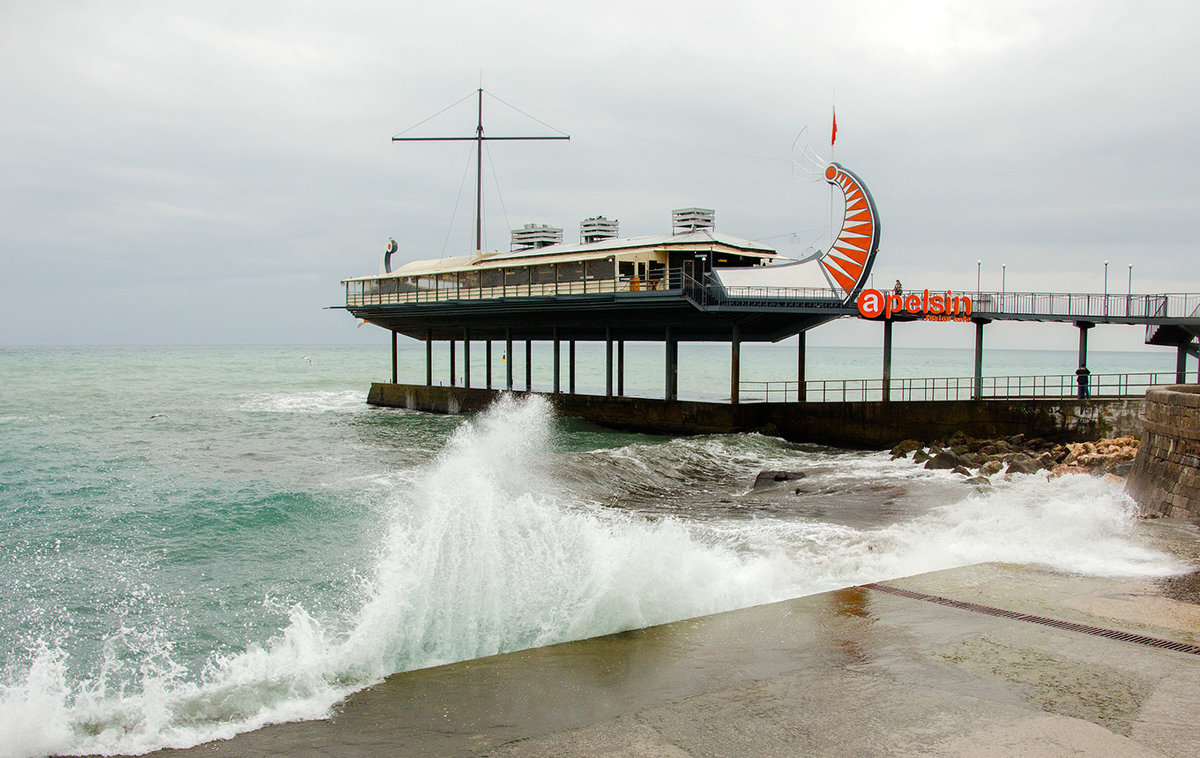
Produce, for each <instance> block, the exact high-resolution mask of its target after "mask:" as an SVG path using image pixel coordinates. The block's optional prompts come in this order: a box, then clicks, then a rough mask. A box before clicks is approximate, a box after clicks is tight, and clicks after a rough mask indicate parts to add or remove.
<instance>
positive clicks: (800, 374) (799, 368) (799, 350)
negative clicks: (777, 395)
mask: <svg viewBox="0 0 1200 758" xmlns="http://www.w3.org/2000/svg"><path fill="white" fill-rule="evenodd" d="M807 335H808V332H800V333H799V334H797V335H796V340H797V342H796V385H797V386H796V402H797V403H803V402H806V401H807V400H808V392H807V391H806V388H805V377H804V361H805V357H806V356H805V352H806V347H807V345H806V339H805V337H807ZM784 400H787V397H786V396H785V397H784Z"/></svg>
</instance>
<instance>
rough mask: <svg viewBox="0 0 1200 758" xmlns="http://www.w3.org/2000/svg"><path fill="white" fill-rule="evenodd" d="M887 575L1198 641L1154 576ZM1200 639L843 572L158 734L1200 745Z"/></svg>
mask: <svg viewBox="0 0 1200 758" xmlns="http://www.w3.org/2000/svg"><path fill="white" fill-rule="evenodd" d="M882 584H885V585H887V586H888V587H894V588H902V589H907V590H912V591H916V592H918V593H927V594H929V595H934V596H938V597H945V598H951V599H954V600H958V601H966V602H970V603H975V604H979V605H982V606H989V607H993V608H999V609H1004V610H1008V611H1014V612H1016V613H1020V614H1030V615H1033V616H1038V617H1042V618H1046V619H1054V620H1061V621H1066V622H1070V623H1073V624H1077V625H1085V626H1089V627H1096V628H1098V629H1103V630H1117V631H1124V632H1130V633H1133V634H1135V635H1140V636H1143V637H1151V638H1156V639H1164V640H1171V641H1176V642H1181V643H1191V644H1192V645H1200V606H1197V605H1193V604H1190V603H1185V602H1180V601H1176V600H1171V599H1168V598H1166V597H1164V596H1163V594H1162V593H1161V591H1160V590H1159V588H1158V585H1157V584H1156V583H1155V582H1154V581H1150V580H1128V579H1097V578H1091V577H1078V576H1066V575H1061V574H1055V573H1052V572H1048V571H1042V570H1038V569H1035V568H1030V567H1024V566H1008V565H996V564H987V565H980V566H974V567H968V568H963V569H955V570H951V571H943V572H937V573H932V574H924V575H921V576H916V577H910V578H907V579H897V580H892V581H888V582H884V583H882ZM1198 713H1200V655H1196V654H1193V653H1189V652H1181V651H1178V650H1169V649H1162V648H1156V647H1152V646H1149V645H1146V644H1138V643H1136V642H1129V641H1122V640H1117V639H1111V638H1107V637H1102V636H1096V635H1095V634H1088V633H1082V632H1080V631H1078V630H1069V629H1060V628H1055V627H1052V626H1046V625H1044V624H1041V623H1031V621H1029V620H1022V619H1020V618H1005V617H999V616H995V615H989V614H987V613H981V612H977V611H972V610H964V609H962V608H956V607H950V606H946V605H940V604H937V603H934V602H929V601H927V600H922V599H918V598H914V597H903V596H897V595H895V594H892V593H889V592H885V591H881V590H880V589H872V588H858V587H856V588H848V589H843V590H838V591H834V592H828V593H823V594H820V595H813V596H809V597H804V598H799V599H796V600H789V601H785V602H782V603H776V604H772V605H766V606H759V607H757V608H750V609H746V610H741V611H733V612H730V613H724V614H718V615H715V616H707V617H703V618H699V619H692V620H688V621H681V622H677V623H673V624H666V625H663V626H658V627H652V628H649V629H643V630H638V631H633V632H627V633H623V634H616V635H610V636H607V637H601V638H596V639H591V640H584V641H580V642H573V643H566V644H562V645H555V646H552V647H547V648H540V649H536V650H527V651H521V652H516V653H510V654H507V655H500V656H494V657H491V658H486V659H480V660H475V661H468V662H464V663H458V664H453V665H449V666H442V667H438V668H433V669H425V670H421V671H412V672H407V673H404V674H399V675H396V676H393V677H391V678H389V679H388V680H387V681H385V682H384V683H382V684H380V685H378V686H376V687H373V688H371V689H369V690H366V691H363V692H360V693H358V694H357V695H354V696H353V697H351V698H350V699H349V700H348V701H346V702H345V703H343V704H342V705H341V706H340V707H339V708H338V712H337V713H336V714H335V715H334V717H333V718H331V719H329V720H326V721H313V722H304V723H294V724H281V725H277V726H271V727H267V728H265V729H261V730H259V731H257V732H253V733H249V734H244V735H241V736H239V737H236V738H234V739H232V740H229V741H226V742H217V743H210V744H208V745H202V746H199V747H196V748H193V749H191V750H186V751H161V752H160V753H156V754H155V755H159V756H214V755H215V756H280V755H282V756H331V757H334V758H339V757H341V756H465V755H470V756H506V757H515V756H597V755H613V756H644V757H650V756H655V757H657V756H663V757H664V758H666V757H671V758H675V757H683V756H739V757H740V756H877V755H889V756H918V755H919V756H1060V755H1103V756H1196V755H1200V718H1197V716H1198Z"/></svg>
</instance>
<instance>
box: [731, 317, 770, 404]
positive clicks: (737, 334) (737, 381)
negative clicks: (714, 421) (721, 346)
mask: <svg viewBox="0 0 1200 758" xmlns="http://www.w3.org/2000/svg"><path fill="white" fill-rule="evenodd" d="M729 348H730V351H729V353H730V354H729V402H730V403H732V404H734V405H737V403H738V395H739V390H740V389H741V381H742V330H741V328H739V327H738V325H737V324H734V325H733V335H732V337H731V338H730V340H729ZM767 393H768V394H770V385H768V387H767Z"/></svg>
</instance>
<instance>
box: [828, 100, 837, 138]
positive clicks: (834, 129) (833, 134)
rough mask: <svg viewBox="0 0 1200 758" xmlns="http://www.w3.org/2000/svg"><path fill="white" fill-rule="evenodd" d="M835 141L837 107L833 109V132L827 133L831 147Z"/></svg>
mask: <svg viewBox="0 0 1200 758" xmlns="http://www.w3.org/2000/svg"><path fill="white" fill-rule="evenodd" d="M835 142H837V108H834V109H833V133H832V134H830V135H829V146H830V147H833V143H835Z"/></svg>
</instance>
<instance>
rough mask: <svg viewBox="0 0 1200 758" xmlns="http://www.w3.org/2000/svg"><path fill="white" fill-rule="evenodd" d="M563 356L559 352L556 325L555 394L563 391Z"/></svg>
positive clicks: (556, 328)
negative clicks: (561, 379)
mask: <svg viewBox="0 0 1200 758" xmlns="http://www.w3.org/2000/svg"><path fill="white" fill-rule="evenodd" d="M561 369H562V358H561V355H560V353H559V340H558V327H557V326H556V327H554V394H555V395H557V394H559V393H560V392H562V382H561V381H560V378H561V375H562V370H561Z"/></svg>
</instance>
